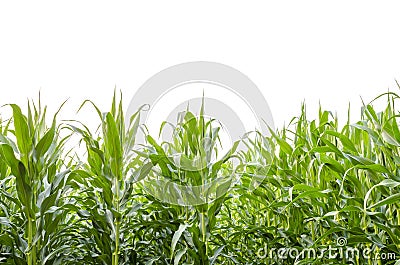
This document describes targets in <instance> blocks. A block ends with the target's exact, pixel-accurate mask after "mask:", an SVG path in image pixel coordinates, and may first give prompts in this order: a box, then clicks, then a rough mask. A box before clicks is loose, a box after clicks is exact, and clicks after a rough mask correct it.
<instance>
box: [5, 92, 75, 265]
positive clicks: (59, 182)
mask: <svg viewBox="0 0 400 265" xmlns="http://www.w3.org/2000/svg"><path fill="white" fill-rule="evenodd" d="M31 106H32V108H31ZM9 107H10V108H11V109H12V113H13V114H12V120H10V122H9V123H7V125H6V126H4V127H3V126H2V130H1V132H0V159H1V179H0V181H1V182H0V186H1V190H0V199H1V205H2V211H1V217H0V220H1V222H0V223H1V225H2V227H1V232H2V234H1V243H0V244H1V245H0V250H1V256H2V261H3V262H5V263H6V264H28V265H33V264H57V263H60V262H62V260H63V255H64V254H65V251H66V250H67V249H68V248H69V244H68V243H67V242H68V239H69V238H70V236H69V235H68V226H69V224H70V223H71V222H73V218H69V217H68V216H67V213H66V211H65V210H63V209H61V208H60V207H62V206H63V205H64V204H66V203H67V201H66V200H65V199H64V197H63V196H64V195H65V194H67V192H68V190H69V186H68V185H67V182H68V176H69V172H70V165H68V164H65V163H64V161H63V156H62V152H63V145H64V143H65V141H66V140H67V139H68V136H66V137H65V138H60V127H58V126H57V121H56V116H57V114H55V115H54V117H53V121H52V123H51V124H50V125H49V126H48V125H47V124H46V107H45V108H42V107H41V104H40V100H39V104H38V105H36V104H34V103H32V105H31V104H28V112H27V115H24V114H23V113H22V110H21V108H20V107H19V106H17V105H14V104H11V105H9Z"/></svg>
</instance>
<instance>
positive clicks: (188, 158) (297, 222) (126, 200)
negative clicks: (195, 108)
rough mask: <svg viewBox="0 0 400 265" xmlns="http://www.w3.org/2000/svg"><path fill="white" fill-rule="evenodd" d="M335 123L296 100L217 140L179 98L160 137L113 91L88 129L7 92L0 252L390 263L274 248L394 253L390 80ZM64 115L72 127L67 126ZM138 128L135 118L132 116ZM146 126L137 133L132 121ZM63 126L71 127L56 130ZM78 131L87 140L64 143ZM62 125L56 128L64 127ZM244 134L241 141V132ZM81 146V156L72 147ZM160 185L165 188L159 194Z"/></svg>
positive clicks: (399, 151)
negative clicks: (181, 107) (276, 119)
mask: <svg viewBox="0 0 400 265" xmlns="http://www.w3.org/2000/svg"><path fill="white" fill-rule="evenodd" d="M375 100H385V101H386V102H387V106H386V108H385V109H384V110H383V111H377V110H376V109H375V108H374V107H373V103H374V102H371V103H369V104H365V105H364V107H363V109H362V115H361V117H360V120H359V121H358V122H356V123H354V124H350V122H349V121H348V122H347V123H346V124H345V125H344V126H339V125H338V119H337V118H336V117H335V116H333V115H332V113H331V112H329V111H325V110H322V109H320V111H319V115H318V118H317V119H316V120H309V119H307V116H306V109H305V106H304V105H303V106H302V109H301V113H300V116H299V117H296V118H293V119H292V121H291V123H290V124H289V125H288V126H287V127H286V128H283V129H280V130H277V131H272V130H271V132H270V135H269V136H265V135H262V134H261V133H259V132H255V133H254V137H253V136H252V137H248V138H245V139H244V140H242V141H241V143H239V142H236V143H234V145H233V148H232V150H230V151H229V152H227V154H225V155H224V154H222V155H221V154H218V152H219V150H220V148H219V147H220V146H219V145H220V141H219V136H220V126H219V124H218V122H217V121H215V120H212V119H208V118H206V116H205V115H204V109H203V108H202V109H201V110H200V113H199V115H195V114H194V113H192V112H190V111H189V110H186V111H184V112H182V113H181V114H180V116H179V117H178V119H177V123H176V124H167V123H164V124H163V126H162V127H161V128H160V134H161V133H164V132H166V131H164V130H166V129H167V126H169V127H168V128H171V135H170V136H171V137H170V139H169V140H168V141H164V142H160V141H158V140H157V136H154V135H148V134H147V133H146V129H145V128H143V127H141V125H140V112H141V111H143V109H142V108H140V109H139V110H138V112H137V113H135V114H134V115H133V116H132V117H130V123H129V126H125V125H126V122H125V121H126V119H125V117H124V114H123V107H122V102H121V101H118V102H117V100H116V97H115V95H114V99H113V101H112V106H111V110H110V111H108V112H102V111H101V110H100V109H98V108H97V107H96V106H95V105H94V104H93V103H92V102H91V101H86V102H84V103H83V104H82V106H84V105H86V104H91V105H93V107H94V108H93V109H94V111H95V112H96V113H97V114H98V117H99V120H100V122H99V123H100V126H99V130H98V131H96V132H92V131H91V130H89V129H88V128H87V127H86V126H85V125H84V124H83V123H80V122H76V123H75V122H71V123H72V124H69V125H59V124H58V121H57V119H56V115H57V114H56V115H54V117H53V119H52V121H51V122H50V123H49V124H48V123H46V108H42V107H41V106H40V102H39V104H37V105H35V104H31V103H30V104H29V105H28V111H27V113H26V114H24V113H23V112H22V110H21V109H20V107H19V106H16V105H8V106H5V107H3V108H10V109H11V110H12V117H11V118H10V119H5V120H4V119H3V120H0V263H2V264H29V265H33V264H113V265H114V264H196V265H197V264H199V265H200V264H201V265H202V264H210V265H211V264H349V263H351V264H395V262H396V261H395V259H391V260H379V259H375V258H372V259H368V258H365V257H363V256H362V255H360V256H358V257H357V258H354V259H353V260H349V259H346V258H344V257H335V258H332V257H329V256H328V255H324V256H322V257H317V258H312V259H311V258H310V259H307V257H304V258H302V257H297V258H292V257H287V258H284V259H282V258H279V257H278V256H277V252H276V251H275V252H271V253H272V255H265V253H266V252H267V254H270V253H268V251H269V250H274V249H275V250H277V249H279V248H294V249H297V250H298V251H299V253H301V250H304V249H310V248H311V249H317V250H318V249H322V248H328V247H338V240H340V239H343V238H345V239H346V240H347V242H346V244H347V245H346V247H354V248H358V249H360V250H363V249H365V248H370V249H371V250H372V251H373V254H374V255H377V254H385V253H386V254H388V253H394V254H395V255H397V259H398V258H399V255H400V196H399V194H400V177H399V176H400V166H399V165H400V129H399V120H398V119H399V117H400V115H399V114H398V111H397V110H396V102H397V101H398V100H399V96H398V95H397V94H395V93H385V94H383V95H381V96H379V97H377V99H375ZM66 128H67V129H66ZM140 129H142V130H140ZM141 131H143V132H144V133H145V140H146V142H145V143H144V144H138V143H137V141H136V137H137V134H138V133H139V132H141ZM63 132H68V133H63ZM70 134H73V135H78V136H79V138H80V139H81V143H82V144H83V146H84V147H85V154H84V155H82V154H79V153H78V154H77V155H74V156H73V157H74V159H70V158H69V153H68V152H66V151H65V150H64V149H65V147H64V145H65V142H66V141H68V140H69V139H70V137H71V135H70ZM61 135H63V137H62V136H61ZM239 144H240V146H243V147H242V148H238V146H239ZM78 158H79V159H78ZM160 199H162V200H160Z"/></svg>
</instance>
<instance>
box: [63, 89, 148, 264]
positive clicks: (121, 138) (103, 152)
mask: <svg viewBox="0 0 400 265" xmlns="http://www.w3.org/2000/svg"><path fill="white" fill-rule="evenodd" d="M86 103H92V102H91V101H85V102H84V103H83V104H82V106H83V105H85V104H86ZM92 105H93V107H94V108H95V110H96V112H97V114H98V116H99V118H100V121H101V132H100V134H99V135H98V136H94V135H93V134H92V133H91V131H90V130H89V129H88V128H87V127H86V126H80V127H82V128H79V127H77V126H74V125H71V129H72V130H73V131H74V132H76V133H78V134H79V135H80V136H81V137H82V140H83V141H84V143H85V145H86V150H87V160H86V162H85V161H84V162H81V163H83V164H82V165H81V166H80V168H79V169H77V170H75V171H74V172H73V174H74V175H75V176H77V179H79V180H80V183H79V184H80V189H81V190H80V191H79V192H80V193H79V194H76V196H75V198H76V200H77V202H78V204H79V211H78V214H79V216H80V217H81V218H82V219H83V220H85V221H86V222H83V225H82V226H83V227H81V229H80V230H79V231H78V232H77V233H80V234H81V235H82V234H83V235H84V236H85V237H86V239H85V238H83V239H82V242H83V243H82V244H86V248H87V249H88V253H87V254H88V255H87V257H86V258H85V262H87V263H93V264H113V265H114V264H131V263H132V259H133V258H134V253H133V252H134V250H133V249H132V246H131V245H130V244H131V242H129V240H128V239H129V238H130V235H129V233H130V232H129V226H130V222H131V220H130V218H131V216H132V215H133V214H134V211H135V202H134V201H133V200H132V198H133V197H132V196H133V194H132V192H133V184H134V183H135V182H136V180H137V179H138V178H141V176H142V175H145V174H146V167H141V168H138V166H139V164H140V162H141V161H140V159H139V157H138V156H136V155H135V153H134V152H133V150H134V149H133V148H134V144H135V136H136V133H137V130H138V127H139V119H140V115H139V114H140V113H139V112H137V113H136V114H135V115H133V116H132V117H130V121H131V122H130V126H128V128H125V118H124V114H123V109H122V102H121V101H120V102H119V103H117V102H116V97H115V95H114V98H113V102H112V107H111V111H109V112H104V113H102V112H101V111H100V110H99V109H98V108H97V107H96V106H95V105H94V104H92ZM140 165H142V164H140ZM149 169H150V167H149Z"/></svg>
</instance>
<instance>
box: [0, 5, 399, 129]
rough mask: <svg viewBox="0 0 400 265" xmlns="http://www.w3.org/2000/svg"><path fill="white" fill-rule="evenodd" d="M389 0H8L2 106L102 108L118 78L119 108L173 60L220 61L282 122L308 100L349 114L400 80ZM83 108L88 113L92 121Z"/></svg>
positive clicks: (312, 108) (1, 39)
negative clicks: (85, 103)
mask: <svg viewBox="0 0 400 265" xmlns="http://www.w3.org/2000/svg"><path fill="white" fill-rule="evenodd" d="M395 2H396V1H392V2H391V1H374V2H372V1H371V2H370V1H301V0H297V1H232V0H229V1H215V0H214V1H171V0H169V1H140V2H139V1H137V2H135V3H134V2H133V1H126V2H124V1H108V2H105V1H63V2H61V1H32V2H25V3H22V2H20V1H18V2H17V1H3V2H1V3H0V91H1V94H0V104H5V103H18V104H25V102H26V99H27V98H32V97H36V95H37V94H38V91H39V90H41V93H42V100H43V101H44V102H45V103H46V104H47V105H49V106H50V107H51V108H52V109H54V108H56V106H58V105H59V104H60V103H61V102H62V101H63V100H65V99H67V98H70V100H69V103H68V105H67V107H66V109H65V110H64V112H63V113H64V114H63V117H68V118H75V111H76V109H77V107H78V105H79V104H80V102H82V100H84V99H87V98H89V99H92V100H93V101H94V102H96V103H97V104H98V105H99V106H100V108H101V109H103V110H107V109H108V108H109V105H110V100H111V96H112V93H113V90H114V87H115V86H116V88H117V89H120V90H122V92H123V94H124V99H125V107H128V103H129V101H130V99H131V98H132V96H133V95H134V92H135V90H136V89H137V88H138V87H140V86H141V85H142V83H143V82H145V81H146V80H147V79H148V78H150V77H151V76H152V75H153V74H155V73H157V72H158V71H160V70H163V69H164V68H167V67H169V66H172V65H175V64H179V63H183V62H188V61H197V60H206V61H214V62H220V63H224V64H227V65H230V66H232V67H234V68H236V69H238V70H240V71H241V72H243V73H245V74H246V75H247V76H249V78H250V79H252V80H253V81H254V82H255V83H256V84H257V85H258V87H259V88H260V89H261V90H262V92H263V93H264V95H265V97H266V99H267V101H268V102H269V105H270V108H271V110H272V114H273V116H274V119H275V124H276V125H277V126H278V127H279V126H282V125H283V124H284V123H285V122H286V123H287V122H288V121H289V120H290V119H291V117H292V116H294V115H297V114H298V113H299V110H300V105H301V102H302V101H303V100H305V102H306V103H307V106H308V111H309V113H310V118H312V117H314V116H315V114H316V109H317V106H318V103H319V101H320V102H321V104H322V105H323V106H324V107H325V108H326V109H329V110H332V111H334V112H335V111H336V112H338V114H339V115H340V116H341V118H344V119H346V112H347V106H348V103H349V102H351V108H352V113H353V117H354V118H356V117H357V116H358V115H359V107H360V106H361V100H360V96H361V97H362V98H363V99H364V100H365V101H369V100H371V99H373V98H374V97H375V96H376V95H378V94H380V93H383V92H386V91H387V90H388V89H390V90H393V91H398V88H397V87H396V83H395V79H399V80H400V5H396V4H395ZM88 113H89V112H87V113H86V112H85V113H83V114H81V115H84V117H83V118H82V119H83V120H85V119H86V120H88V122H91V121H92V118H91V117H90V115H91V114H88Z"/></svg>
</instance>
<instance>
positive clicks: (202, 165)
mask: <svg viewBox="0 0 400 265" xmlns="http://www.w3.org/2000/svg"><path fill="white" fill-rule="evenodd" d="M177 121H178V122H177V124H176V125H173V124H169V125H170V126H172V128H173V130H172V131H173V132H172V139H171V141H170V142H168V141H164V142H162V143H161V144H158V143H157V142H156V140H155V139H154V138H153V137H152V136H151V135H147V141H148V145H147V146H146V147H145V151H144V153H143V152H142V153H140V154H141V155H142V156H144V157H145V158H146V159H148V160H150V162H151V164H152V165H153V168H152V174H151V175H150V176H148V178H147V179H146V181H145V183H144V186H145V189H146V190H147V191H148V192H150V194H152V195H153V196H154V197H156V198H158V199H161V200H162V201H163V202H167V203H171V204H175V209H176V211H177V212H178V216H177V218H178V220H176V222H177V223H179V227H177V230H175V232H174V234H173V237H172V241H171V246H170V250H169V252H170V260H171V261H172V260H173V262H174V263H175V264H178V262H186V263H188V262H190V263H194V264H210V260H215V258H216V257H214V258H212V257H213V256H214V254H216V255H218V251H217V250H218V248H219V247H221V246H210V244H209V239H210V236H211V233H212V230H213V228H214V226H215V224H216V222H217V216H218V213H219V211H220V209H221V206H222V203H223V202H224V201H225V200H226V199H227V197H226V193H227V191H228V188H229V187H230V185H231V181H232V179H233V175H232V174H233V173H234V171H233V167H232V162H231V160H232V158H233V155H234V153H235V150H236V148H237V146H238V142H236V143H234V145H233V147H232V149H231V150H229V151H228V152H227V153H226V154H225V155H224V156H223V157H222V158H220V159H217V157H218V150H219V147H218V145H219V130H220V126H219V125H218V124H216V121H215V120H213V119H207V118H206V116H205V115H204V105H202V107H201V110H200V114H199V116H198V117H196V116H195V115H194V114H193V113H192V112H190V111H188V110H187V111H184V112H181V113H180V115H179V117H178V119H177ZM166 124H167V123H164V124H163V125H162V126H161V129H160V134H161V133H162V130H163V128H164V126H165V125H166ZM175 216H176V215H175ZM183 239H184V240H183ZM193 248H194V249H193ZM211 263H213V262H211Z"/></svg>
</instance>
